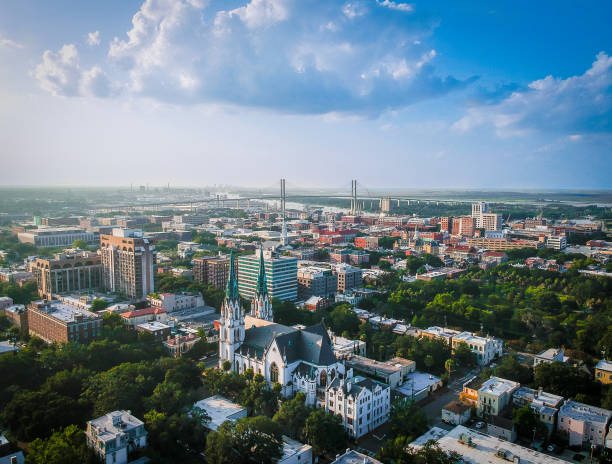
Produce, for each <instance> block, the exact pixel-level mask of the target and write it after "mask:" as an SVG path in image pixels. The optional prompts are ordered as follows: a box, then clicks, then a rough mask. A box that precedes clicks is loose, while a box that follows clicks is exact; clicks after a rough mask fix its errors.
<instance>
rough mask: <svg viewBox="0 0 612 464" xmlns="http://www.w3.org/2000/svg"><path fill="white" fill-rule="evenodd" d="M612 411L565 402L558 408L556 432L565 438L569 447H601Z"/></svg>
mask: <svg viewBox="0 0 612 464" xmlns="http://www.w3.org/2000/svg"><path fill="white" fill-rule="evenodd" d="M611 418H612V411H608V410H607V409H603V408H596V407H595V406H590V405H588V404H584V403H578V402H576V401H572V400H565V402H564V403H563V404H562V405H561V407H560V408H559V417H558V421H557V432H559V433H560V434H561V435H563V436H565V437H567V439H568V441H569V445H570V446H582V445H587V444H593V445H595V446H603V444H604V440H605V437H606V432H607V430H608V424H609V423H610V419H611Z"/></svg>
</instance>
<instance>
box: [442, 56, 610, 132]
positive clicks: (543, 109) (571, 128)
mask: <svg viewBox="0 0 612 464" xmlns="http://www.w3.org/2000/svg"><path fill="white" fill-rule="evenodd" d="M480 126H489V127H492V128H493V129H494V130H495V133H496V134H497V135H499V136H516V135H519V136H520V135H525V134H527V133H530V132H533V131H550V132H562V133H567V134H568V136H569V137H570V140H572V141H577V140H579V139H580V135H578V133H579V132H609V131H611V130H612V57H609V56H608V55H607V54H606V53H604V52H600V53H599V54H598V55H597V57H596V59H595V61H594V62H593V65H592V66H591V67H590V68H589V69H588V70H587V71H586V72H585V73H584V74H582V75H579V76H572V77H568V78H567V79H560V78H555V77H552V76H547V77H545V78H544V79H539V80H536V81H533V82H531V83H530V84H529V85H528V86H527V88H525V89H521V90H515V91H514V92H512V93H511V94H510V95H509V96H508V97H506V98H505V99H503V100H502V101H500V102H498V103H495V104H490V105H480V106H475V107H473V108H470V109H469V110H468V111H467V114H466V115H465V116H463V117H462V118H461V119H459V120H458V121H456V122H455V123H454V125H453V129H455V130H456V131H459V132H466V131H469V130H472V129H474V128H476V127H480Z"/></svg>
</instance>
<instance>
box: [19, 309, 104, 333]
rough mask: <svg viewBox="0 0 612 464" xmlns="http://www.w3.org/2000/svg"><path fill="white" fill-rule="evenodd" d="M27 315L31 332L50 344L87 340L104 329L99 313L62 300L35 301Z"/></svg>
mask: <svg viewBox="0 0 612 464" xmlns="http://www.w3.org/2000/svg"><path fill="white" fill-rule="evenodd" d="M27 315H28V331H29V333H30V335H36V336H37V337H40V338H42V339H43V340H44V341H46V342H48V343H54V342H55V343H67V342H82V343H87V342H89V341H91V340H93V339H95V338H96V337H97V336H98V335H100V332H101V331H102V318H101V317H100V316H99V315H98V314H95V313H92V312H91V311H87V310H84V309H81V308H78V307H76V306H73V305H70V304H68V303H64V302H60V301H32V302H31V303H30V304H29V305H28V310H27Z"/></svg>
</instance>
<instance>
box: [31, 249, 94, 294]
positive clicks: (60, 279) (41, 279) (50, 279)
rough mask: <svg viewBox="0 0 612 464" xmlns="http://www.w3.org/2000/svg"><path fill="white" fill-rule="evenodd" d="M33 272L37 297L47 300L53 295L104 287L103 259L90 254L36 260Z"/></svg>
mask: <svg viewBox="0 0 612 464" xmlns="http://www.w3.org/2000/svg"><path fill="white" fill-rule="evenodd" d="M30 269H31V271H32V273H33V274H34V276H35V277H36V281H37V283H38V294H39V295H40V296H41V297H45V298H48V299H51V295H52V294H54V293H64V292H73V291H78V290H93V289H99V288H101V287H102V263H101V261H100V256H98V255H97V254H96V253H92V252H91V251H78V252H75V253H67V252H64V253H56V254H55V255H54V256H53V257H52V258H37V259H36V260H35V261H34V263H32V266H31V268H30Z"/></svg>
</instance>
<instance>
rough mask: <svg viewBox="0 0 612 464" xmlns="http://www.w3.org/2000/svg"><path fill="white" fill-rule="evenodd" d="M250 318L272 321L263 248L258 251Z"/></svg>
mask: <svg viewBox="0 0 612 464" xmlns="http://www.w3.org/2000/svg"><path fill="white" fill-rule="evenodd" d="M251 316H253V317H256V318H258V319H264V320H266V321H273V320H274V315H273V313H272V303H271V302H270V297H269V296H268V280H267V279H266V264H265V261H264V250H263V246H262V247H260V249H259V273H258V274H257V288H256V289H255V294H254V295H253V300H252V301H251Z"/></svg>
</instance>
